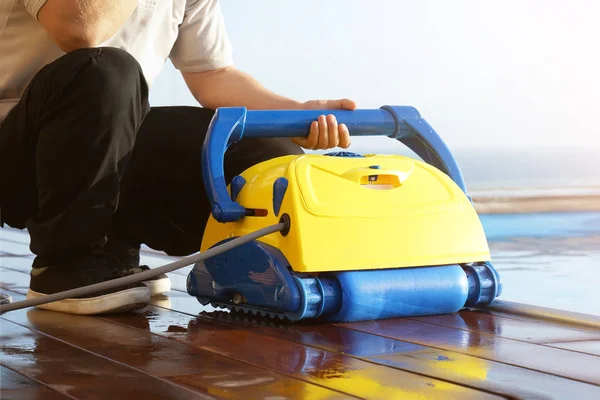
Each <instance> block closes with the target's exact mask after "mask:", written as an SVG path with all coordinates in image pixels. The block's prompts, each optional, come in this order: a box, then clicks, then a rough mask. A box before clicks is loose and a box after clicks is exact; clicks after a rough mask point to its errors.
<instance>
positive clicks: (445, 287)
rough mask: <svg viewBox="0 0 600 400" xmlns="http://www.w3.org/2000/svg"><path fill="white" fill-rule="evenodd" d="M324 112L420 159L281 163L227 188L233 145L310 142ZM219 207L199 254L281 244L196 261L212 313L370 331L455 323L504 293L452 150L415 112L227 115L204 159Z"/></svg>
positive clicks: (213, 130) (218, 120)
mask: <svg viewBox="0 0 600 400" xmlns="http://www.w3.org/2000/svg"><path fill="white" fill-rule="evenodd" d="M322 114H334V115H335V116H336V118H337V120H338V122H339V123H345V124H346V125H347V126H348V128H349V131H350V133H351V135H352V136H369V135H383V136H388V137H391V138H395V139H397V140H399V141H400V142H402V143H403V144H404V145H406V146H407V147H408V148H409V149H411V150H412V151H413V152H414V153H415V154H417V155H418V156H419V157H420V160H419V159H416V158H411V157H406V156H399V155H372V154H364V155H361V154H356V153H350V152H332V153H328V154H325V155H320V154H305V155H293V156H284V157H279V158H275V159H272V160H269V161H265V162H263V163H260V164H258V165H255V166H252V167H251V168H249V169H247V170H246V171H244V172H243V173H242V174H240V175H239V176H236V177H235V178H233V180H232V181H231V182H230V184H229V185H227V182H226V181H225V178H224V172H223V159H224V154H225V151H226V149H227V147H228V146H229V145H230V144H232V143H234V142H236V141H239V140H243V138H247V137H300V136H304V135H306V134H307V132H308V131H309V127H310V123H311V122H312V121H314V120H315V119H317V118H318V116H319V115H322ZM202 167H203V178H204V184H205V187H206V189H207V192H208V195H209V199H210V201H211V204H212V215H211V217H210V218H209V221H208V224H207V226H206V231H205V235H204V239H203V242H202V246H201V250H202V251H206V250H208V249H211V248H215V247H216V246H219V245H222V244H224V243H227V242H229V241H232V240H234V239H235V238H239V237H242V236H245V235H247V234H249V233H251V232H254V231H257V230H260V229H261V228H265V227H267V226H272V225H274V224H280V225H281V224H283V225H281V226H282V227H283V228H282V229H280V230H279V231H277V232H274V233H271V234H268V235H266V236H263V237H261V238H258V239H255V240H252V241H249V242H247V243H244V244H242V245H239V246H237V247H234V248H231V249H229V250H227V251H224V252H220V254H217V255H215V256H211V257H210V258H206V259H204V260H202V261H199V262H197V263H196V264H195V265H194V268H193V270H192V271H191V272H190V273H189V275H188V278H187V290H188V293H189V294H190V295H192V296H195V297H196V298H197V299H198V300H199V301H200V303H202V304H205V305H206V304H212V305H213V306H215V307H221V308H227V309H230V310H233V311H240V312H246V313H252V314H256V315H260V316H267V317H272V318H280V319H285V320H289V321H298V320H302V319H308V318H312V319H318V320H324V321H362V320H375V319H382V318H394V317H408V316H422V315H432V314H446V313H454V312H456V311H459V310H460V309H462V308H465V307H482V306H486V305H489V304H491V303H492V302H493V301H494V299H495V298H496V297H498V296H499V295H500V293H501V290H502V285H501V282H500V277H499V275H498V273H497V271H496V270H495V269H494V267H493V266H492V264H491V262H490V258H491V257H490V253H489V248H488V244H487V240H486V236H485V232H484V230H483V227H482V225H481V222H480V220H479V217H478V215H477V213H476V211H475V209H474V207H473V205H472V203H471V199H470V198H469V197H468V195H467V190H466V186H465V183H464V181H463V177H462V174H461V172H460V169H459V167H458V165H457V163H456V161H455V159H454V158H453V156H452V154H451V152H450V151H449V149H448V147H447V146H446V145H445V143H444V142H443V140H442V139H441V138H440V137H439V136H438V135H437V133H436V132H435V131H434V130H433V128H432V127H431V126H430V125H429V124H428V123H427V122H426V121H425V120H424V119H423V118H421V116H420V114H419V113H418V111H417V110H416V109H414V108H413V107H400V106H384V107H381V108H380V109H375V110H355V111H332V110H290V111H248V110H246V109H245V108H243V107H232V108H221V109H218V110H217V112H216V114H215V116H214V117H213V120H212V122H211V124H210V127H209V132H208V135H207V137H206V141H205V143H204V148H203V166H202Z"/></svg>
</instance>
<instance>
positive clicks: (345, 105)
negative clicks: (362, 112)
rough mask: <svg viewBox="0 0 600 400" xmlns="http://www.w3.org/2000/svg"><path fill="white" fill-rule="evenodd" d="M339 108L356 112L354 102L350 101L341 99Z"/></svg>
mask: <svg viewBox="0 0 600 400" xmlns="http://www.w3.org/2000/svg"><path fill="white" fill-rule="evenodd" d="M340 108H341V109H342V110H356V102H355V101H354V100H350V99H341V100H340Z"/></svg>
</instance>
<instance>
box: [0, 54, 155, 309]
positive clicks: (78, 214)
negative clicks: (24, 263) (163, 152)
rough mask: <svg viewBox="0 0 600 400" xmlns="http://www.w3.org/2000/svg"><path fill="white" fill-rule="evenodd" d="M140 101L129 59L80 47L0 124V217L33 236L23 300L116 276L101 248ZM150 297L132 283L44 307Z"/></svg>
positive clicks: (122, 305)
mask: <svg viewBox="0 0 600 400" xmlns="http://www.w3.org/2000/svg"><path fill="white" fill-rule="evenodd" d="M147 97H148V89H147V86H146V82H145V80H144V77H143V75H142V71H141V69H140V67H139V65H138V63H137V62H136V61H135V59H134V58H133V57H132V56H131V55H129V54H127V53H126V52H123V51H121V50H118V49H111V48H101V49H81V50H77V51H74V52H71V53H68V54H66V55H65V56H63V57H61V58H60V59H58V60H56V61H55V62H53V63H51V64H49V65H47V66H46V67H44V68H43V69H42V70H41V71H40V72H39V73H38V74H37V75H36V76H35V78H34V79H33V81H32V82H31V84H30V85H29V87H28V89H27V91H26V93H25V94H24V96H23V97H22V99H21V101H20V102H19V104H18V105H17V106H16V107H15V108H14V109H13V110H12V111H11V113H10V114H9V115H8V116H7V118H6V120H5V122H4V123H3V124H2V127H1V128H0V159H1V161H0V169H1V170H3V172H2V174H1V175H0V193H1V197H0V201H1V202H2V203H1V206H2V212H3V215H2V219H3V220H4V221H6V223H8V224H9V225H12V226H16V227H22V225H23V223H24V221H26V226H27V228H28V230H29V233H30V235H31V250H32V251H33V253H35V254H36V259H35V261H34V264H33V267H34V268H33V269H32V273H31V283H30V292H29V297H36V296H39V295H41V294H49V293H55V292H59V291H63V290H67V289H71V288H74V287H81V286H85V285H89V284H93V283H97V282H102V281H106V280H109V279H112V278H115V277H118V276H122V271H121V267H120V266H119V264H118V262H117V260H116V259H115V258H114V257H109V256H108V255H107V254H105V253H103V252H102V248H103V246H104V243H105V241H106V234H107V232H108V228H109V225H110V220H111V217H112V214H113V213H114V211H115V210H116V208H117V205H118V199H119V187H120V180H121V177H122V175H123V173H124V171H125V168H126V166H127V163H128V160H129V158H130V155H131V150H132V148H133V146H134V143H135V136H136V132H137V131H138V129H139V127H140V125H141V123H142V121H143V119H144V117H145V115H146V113H147V111H148V109H149V106H148V100H147ZM148 297H149V293H148V290H147V288H146V287H145V286H143V285H131V286H128V287H125V288H121V289H118V290H113V291H110V292H104V293H99V294H94V295H92V296H91V297H88V298H84V299H69V300H66V301H63V302H55V303H51V304H50V305H47V306H42V307H44V308H50V309H54V310H57V311H64V312H74V313H84V314H87V313H97V312H106V311H116V310H126V309H132V308H138V307H139V306H141V305H144V303H146V302H147V301H148Z"/></svg>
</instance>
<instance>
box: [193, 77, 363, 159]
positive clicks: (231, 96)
mask: <svg viewBox="0 0 600 400" xmlns="http://www.w3.org/2000/svg"><path fill="white" fill-rule="evenodd" d="M183 78H184V79H185V82H186V83H187V86H188V88H189V89H190V91H191V92H192V94H193V95H194V97H195V98H196V100H198V102H199V103H200V104H202V105H203V106H204V107H206V108H210V109H213V110H216V109H217V108H219V107H235V106H238V107H239V106H244V107H246V108H248V109H249V110H354V109H356V103H355V102H354V101H352V100H349V99H341V100H311V101H307V102H306V103H301V102H298V101H295V100H292V99H288V98H287V97H284V96H281V95H278V94H276V93H273V92H272V91H270V90H268V89H267V88H265V87H264V86H263V85H262V84H261V83H260V82H258V81H257V80H256V79H254V78H253V77H252V76H250V75H248V74H247V73H245V72H242V71H240V70H238V69H237V68H235V67H226V68H220V69H218V70H214V71H206V72H192V73H190V72H184V73H183ZM291 140H292V141H293V142H294V143H296V144H297V145H298V146H300V147H304V148H305V149H310V150H324V149H331V148H333V147H342V148H347V147H348V146H350V134H349V133H348V128H347V127H346V125H344V124H338V123H337V121H336V119H335V118H334V117H333V115H329V116H325V115H323V116H321V117H319V118H318V120H317V121H314V122H313V123H312V125H311V126H310V130H309V132H308V136H305V137H302V138H292V139H291Z"/></svg>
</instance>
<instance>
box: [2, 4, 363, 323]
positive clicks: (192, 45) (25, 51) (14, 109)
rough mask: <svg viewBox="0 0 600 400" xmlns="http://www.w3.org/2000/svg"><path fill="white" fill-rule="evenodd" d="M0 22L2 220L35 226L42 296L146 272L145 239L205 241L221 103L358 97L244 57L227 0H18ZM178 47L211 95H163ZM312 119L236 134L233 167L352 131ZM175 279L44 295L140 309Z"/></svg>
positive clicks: (35, 279)
mask: <svg viewBox="0 0 600 400" xmlns="http://www.w3.org/2000/svg"><path fill="white" fill-rule="evenodd" d="M1 27H3V28H1ZM0 28H1V29H2V30H1V31H0V123H1V126H0V206H1V209H0V212H1V214H0V223H1V224H2V226H4V224H7V225H9V226H12V227H16V228H19V229H23V228H27V229H28V232H29V234H30V236H31V250H32V252H33V253H34V254H35V255H36V257H35V260H34V262H33V266H32V271H31V281H30V290H29V293H28V297H30V298H31V297H37V296H41V295H44V294H51V293H56V292H59V291H64V290H68V289H72V288H75V287H81V286H86V285H90V284H94V283H98V282H103V281H106V280H110V279H114V278H118V277H121V276H124V275H127V274H131V273H136V272H139V271H140V270H143V269H144V268H147V267H144V266H140V265H139V249H140V245H141V244H146V245H148V246H150V247H152V248H154V249H157V250H161V251H164V252H166V253H167V254H170V255H175V256H182V255H188V254H191V253H194V252H197V251H198V249H199V247H200V243H201V240H202V234H203V230H204V226H205V223H206V220H207V219H208V217H209V214H210V205H209V203H208V199H207V197H206V194H205V192H204V188H203V184H202V180H201V171H200V165H201V162H200V157H201V146H202V142H203V140H204V134H205V132H206V129H207V127H208V124H209V122H210V119H211V117H212V115H213V110H215V109H216V108H218V107H225V106H246V107H248V108H249V109H299V108H312V109H334V108H338V109H339V108H344V109H354V108H355V107H356V106H355V103H354V102H353V101H351V100H347V99H343V100H332V101H309V102H306V103H301V102H297V101H294V100H291V99H288V98H286V97H283V96H280V95H277V94H275V93H272V92H270V91H269V90H267V89H266V88H264V87H263V86H262V85H261V84H260V83H259V82H257V81H256V80H254V79H253V78H252V77H250V76H248V75H247V74H245V73H243V72H241V71H239V70H238V69H236V68H235V67H234V64H233V61H232V49H231V44H230V41H229V39H228V36H227V33H226V30H225V24H224V21H223V17H222V15H221V11H220V8H219V4H218V0H187V1H186V0H173V1H169V2H167V1H158V0H120V1H103V0H5V1H3V2H2V4H1V5H0ZM167 57H169V58H170V59H171V60H172V62H173V64H174V65H175V67H176V68H178V69H179V70H180V71H181V72H182V74H183V77H184V79H185V82H186V84H187V86H188V87H189V89H190V91H191V93H192V94H193V95H194V97H195V98H196V99H197V100H198V102H199V103H200V104H201V105H202V106H203V107H161V108H152V109H150V107H149V105H148V90H149V89H148V88H149V87H150V85H151V83H152V81H153V79H154V78H155V77H156V76H157V74H158V73H159V72H160V70H161V68H162V67H163V65H164V62H165V60H166V58H167ZM307 133H308V137H305V138H295V139H293V140H288V139H248V140H242V141H240V142H239V143H236V144H234V145H232V146H231V148H230V149H229V150H228V152H227V153H226V157H225V163H226V165H225V171H226V175H227V176H226V178H227V179H228V180H230V179H231V178H232V177H233V176H235V175H236V174H239V173H241V172H242V171H243V170H245V169H246V168H248V167H250V166H251V165H254V164H256V163H259V162H262V161H264V160H268V159H271V158H273V157H278V156H282V155H288V154H301V153H302V152H303V151H302V148H307V149H327V148H333V147H337V146H339V147H342V148H346V147H348V145H349V144H350V140H349V134H348V130H347V128H346V127H345V126H344V125H343V124H339V125H338V123H337V122H336V121H335V118H333V116H332V115H327V116H321V117H319V119H318V120H317V121H315V122H313V124H312V125H311V127H310V132H307ZM168 290H170V283H169V280H168V278H167V277H166V276H161V277H159V278H157V279H154V280H151V281H148V282H145V284H139V285H130V286H128V287H125V288H120V289H116V290H112V291H109V292H104V293H98V294H94V295H92V296H90V297H87V298H74V299H67V300H64V301H60V302H54V303H50V304H48V305H45V306H40V307H43V308H46V309H51V310H55V311H61V312H67V313H75V314H96V313H103V312H117V311H128V310H133V309H138V308H140V307H143V306H145V305H146V304H147V302H148V301H149V299H150V296H151V295H153V294H157V293H163V292H165V291H168Z"/></svg>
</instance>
